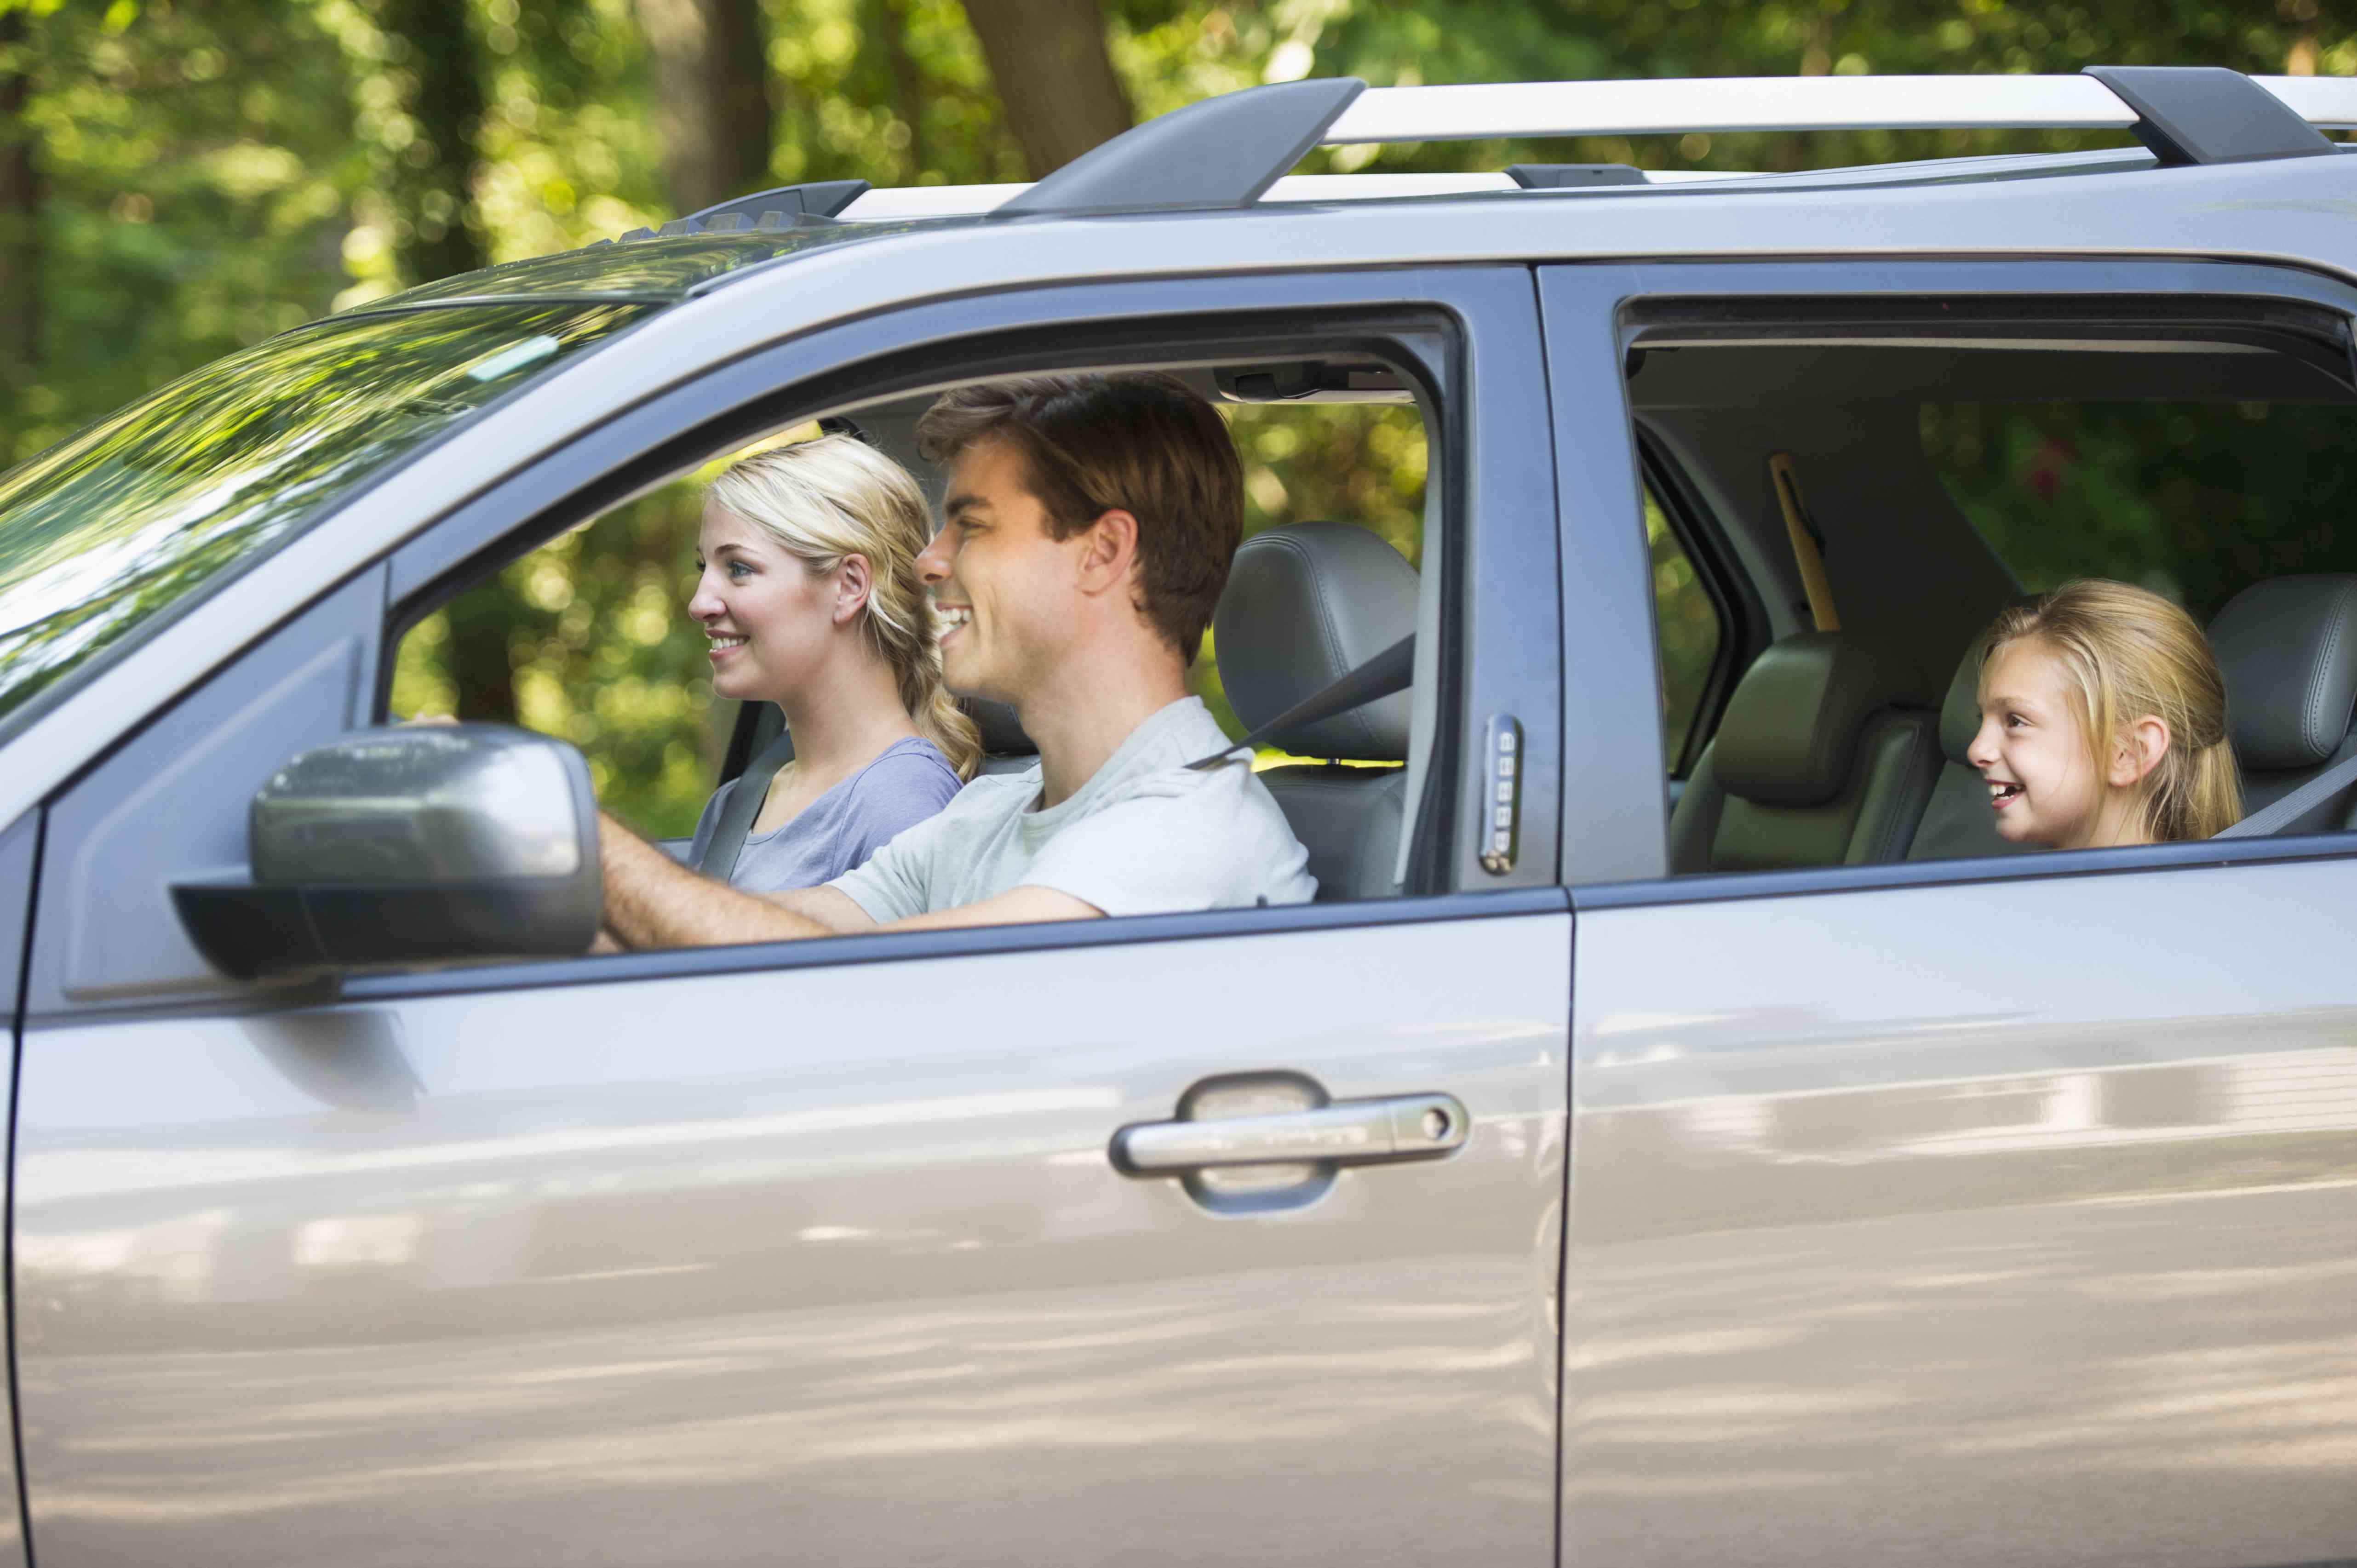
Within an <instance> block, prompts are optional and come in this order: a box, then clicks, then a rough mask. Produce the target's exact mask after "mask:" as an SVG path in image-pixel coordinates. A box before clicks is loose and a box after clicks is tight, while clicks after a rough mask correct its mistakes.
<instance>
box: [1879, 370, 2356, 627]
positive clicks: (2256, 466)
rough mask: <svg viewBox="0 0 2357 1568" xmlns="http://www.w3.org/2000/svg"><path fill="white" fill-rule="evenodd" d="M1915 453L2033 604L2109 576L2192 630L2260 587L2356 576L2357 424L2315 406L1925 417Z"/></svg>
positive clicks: (2011, 410)
mask: <svg viewBox="0 0 2357 1568" xmlns="http://www.w3.org/2000/svg"><path fill="white" fill-rule="evenodd" d="M1922 439H1923V451H1924V455H1925V456H1926V457H1927V458H1928V459H1929V461H1930V463H1931V465H1932V472H1933V473H1934V474H1936V475H1937V476H1938V477H1939V479H1940V482H1941V483H1942V484H1943V486H1945V487H1946V489H1947V491H1948V494H1949V495H1950V496H1951V497H1953V499H1955V501H1956V504H1957V505H1958V506H1959V507H1960V508H1962V509H1963V510H1964V515H1965V516H1966V517H1968V518H1970V519H1971V520H1972V521H1973V525H1974V526H1975V528H1977V529H1978V530H1979V531H1980V533H1981V536H1982V537H1983V538H1984V539H1986V540H1987V541H1988V543H1989V547H1990V548H1991V549H1992V550H1994V551H1995V552H1996V555H1997V558H1998V559H1999V560H2001V561H2003V562H2004V563H2005V564H2007V566H2008V567H2010V568H2011V569H2012V571H2013V573H2014V575H2015V576H2017V577H2018V578H2019V579H2020V580H2021V584H2022V585H2023V586H2024V587H2025V588H2027V589H2029V590H2031V591H2032V592H2037V591H2042V590H2044V589H2047V588H2050V587H2053V586H2055V585H2057V584H2060V583H2062V582H2064V581H2067V580H2068V579H2070V578H2072V577H2080V576H2095V577H2113V578H2117V579H2119V580H2121V581H2123V582H2129V583H2136V584H2140V585H2143V586H2145V587H2147V588H2151V589H2153V590H2154V591H2155V592H2157V593H2161V594H2166V595H2168V596H2169V597H2171V598H2174V599H2177V600H2179V602H2181V603H2182V604H2183V605H2184V606H2185V607H2186V608H2187V609H2189V610H2190V611H2192V612H2193V614H2194V615H2195V616H2196V617H2197V618H2201V619H2203V620H2207V619H2208V618H2210V617H2212V616H2213V615H2215V614H2216V613H2217V612H2218V610H2219V609H2220V608H2221V607H2222V606H2223V605H2224V604H2225V602H2226V601H2227V600H2228V599H2230V598H2232V597H2233V596H2234V594H2235V593H2236V592H2237V591H2238V590H2240V589H2242V588H2244V587H2246V586H2248V585H2250V584H2251V583H2253V582H2255V581H2256V580H2257V579H2259V578H2261V577H2268V576H2275V575H2279V574H2283V573H2289V572H2348V571H2357V516H2352V510H2351V508H2350V506H2349V504H2348V498H2349V497H2350V496H2351V495H2352V494H2357V413H2352V411H2351V410H2349V409H2346V408H2341V407H2338V406H2334V405H2330V404H2319V403H2009V404H1945V405H1928V406H1926V407H1925V408H1924V410H1923V416H1922Z"/></svg>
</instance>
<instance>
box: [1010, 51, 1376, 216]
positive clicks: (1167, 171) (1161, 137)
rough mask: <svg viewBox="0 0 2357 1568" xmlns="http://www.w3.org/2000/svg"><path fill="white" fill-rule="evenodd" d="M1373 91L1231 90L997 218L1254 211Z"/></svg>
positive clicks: (1347, 79)
mask: <svg viewBox="0 0 2357 1568" xmlns="http://www.w3.org/2000/svg"><path fill="white" fill-rule="evenodd" d="M1366 90H1367V84H1366V83H1365V82H1363V81H1360V80H1359V79H1358V78H1357V77H1355V76H1338V77H1324V78H1320V79H1318V80H1314V81H1285V82H1278V83H1276V84H1275V86H1271V87H1248V88H1245V89H1244V90H1243V91H1241V92H1223V93H1222V94H1221V95H1220V96H1219V97H1217V98H1206V99H1204V100H1203V101H1202V102H1200V103H1189V104H1188V105H1187V106H1186V107H1185V108H1183V109H1173V110H1172V111H1170V113H1168V114H1162V115H1157V117H1155V118H1154V119H1151V120H1148V121H1147V122H1146V124H1143V125H1139V126H1136V127H1135V128H1133V129H1131V130H1127V131H1125V132H1123V133H1122V134H1120V135H1118V136H1115V137H1114V139H1113V140H1111V141H1109V142H1105V143H1102V144H1100V145H1097V146H1094V147H1092V148H1091V149H1090V150H1089V151H1087V152H1085V153H1082V155H1081V156H1079V157H1077V158H1074V159H1073V160H1072V161H1071V163H1068V164H1066V165H1065V166H1063V167H1062V168H1060V169H1058V170H1057V171H1056V172H1055V173H1053V174H1051V175H1049V177H1047V178H1045V179H1043V180H1041V181H1040V182H1039V184H1037V185H1035V186H1033V187H1031V188H1029V189H1028V190H1026V191H1024V192H1023V193H1022V194H1021V195H1019V196H1017V197H1015V198H1014V199H1012V200H1009V201H1007V202H1006V203H1004V204H1003V205H1001V206H1000V207H999V208H998V209H997V210H996V216H999V217H1005V218H1018V217H1025V216H1038V215H1041V214H1046V213H1059V214H1071V213H1082V212H1169V211H1178V210H1184V209H1190V208H1205V207H1250V206H1251V205H1252V204H1253V203H1254V202H1255V201H1258V200H1259V199H1261V194H1262V193H1263V192H1264V191H1265V190H1267V189H1268V188H1269V187H1270V186H1272V185H1275V183H1276V178H1277V176H1279V175H1281V174H1283V173H1284V172H1285V171H1286V170H1287V169H1289V168H1291V167H1292V166H1294V165H1296V164H1297V163H1299V162H1300V161H1301V160H1302V158H1303V157H1304V156H1307V155H1308V151H1309V149H1310V148H1312V147H1314V146H1316V145H1318V143H1319V142H1320V141H1321V140H1323V139H1325V134H1326V130H1327V127H1328V126H1329V125H1331V124H1333V123H1334V118H1335V116H1336V115H1338V114H1340V113H1342V112H1343V111H1344V110H1346V109H1348V108H1349V107H1350V106H1351V100H1352V99H1354V98H1357V97H1358V96H1359V95H1360V94H1361V93H1362V92H1364V91H1366Z"/></svg>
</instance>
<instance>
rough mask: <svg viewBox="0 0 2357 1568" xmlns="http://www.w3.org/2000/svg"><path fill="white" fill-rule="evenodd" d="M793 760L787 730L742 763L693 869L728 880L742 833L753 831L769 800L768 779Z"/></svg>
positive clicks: (742, 847) (791, 740)
mask: <svg viewBox="0 0 2357 1568" xmlns="http://www.w3.org/2000/svg"><path fill="white" fill-rule="evenodd" d="M793 759H794V737H793V735H792V732H791V731H789V732H787V733H786V734H784V735H781V736H778V738H777V739H775V740H773V741H771V742H770V744H769V745H768V746H764V747H763V748H762V749H761V752H760V754H759V756H757V757H754V758H753V760H752V761H750V762H748V763H747V764H746V765H745V771H744V772H742V773H739V774H738V775H737V788H735V789H731V790H730V791H729V792H728V803H727V804H726V805H725V806H723V807H721V808H720V820H719V821H718V822H716V823H714V824H713V827H712V842H711V843H707V844H705V846H704V858H703V859H702V860H699V861H697V862H696V863H695V869H696V870H698V871H700V872H702V873H703V874H704V875H706V876H709V877H712V878H714V879H716V880H717V881H721V882H726V881H727V880H728V874H729V873H730V872H733V871H735V870H736V869H737V856H738V855H739V854H743V853H744V850H745V835H746V834H748V833H749V832H752V831H753V819H754V818H756V817H758V816H759V815H760V814H761V807H762V806H763V804H764V803H766V802H767V801H768V800H769V799H770V780H771V779H775V778H776V777H777V776H778V769H779V768H783V767H784V766H785V765H786V764H787V763H789V762H791V761H792V760H793Z"/></svg>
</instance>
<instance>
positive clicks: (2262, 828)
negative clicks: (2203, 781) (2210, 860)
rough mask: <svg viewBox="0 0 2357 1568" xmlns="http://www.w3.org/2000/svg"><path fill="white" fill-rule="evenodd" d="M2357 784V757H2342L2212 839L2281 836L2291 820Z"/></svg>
mask: <svg viewBox="0 0 2357 1568" xmlns="http://www.w3.org/2000/svg"><path fill="white" fill-rule="evenodd" d="M2352 783H2357V755H2352V756H2349V757H2342V758H2341V760H2340V761H2338V762H2336V763H2334V764H2333V765H2332V766H2331V767H2330V768H2326V769H2325V770H2324V771H2323V772H2321V773H2319V774H2318V775H2317V776H2316V777H2315V778H2313V779H2309V781H2308V782H2307V783H2305V784H2303V785H2301V786H2300V787H2299V788H2298V789H2295V790H2293V791H2292V792H2291V793H2290V794H2288V795H2286V796H2285V797H2284V798H2283V799H2282V800H2277V801H2276V803H2275V804H2274V805H2272V806H2266V807H2263V808H2262V809H2260V810H2258V811H2253V812H2252V813H2251V814H2250V815H2249V816H2247V817H2244V819H2243V820H2242V821H2241V822H2236V823H2235V824H2234V825H2233V827H2231V828H2228V829H2226V830H2224V831H2223V832H2216V833H2212V834H2211V835H2210V836H2211V837H2212V838H2221V839H2255V838H2264V837H2266V835H2267V834H2269V833H2276V832H2282V831H2283V830H2284V828H2285V826H2286V825H2287V824H2288V823H2289V822H2292V821H2293V820H2294V819H2295V818H2298V817H2301V816H2305V815H2306V814H2307V813H2308V812H2309V811H2311V810H2313V809H2314V808H2315V807H2317V806H2318V805H2320V804H2321V803H2322V802H2323V801H2324V800H2326V799H2327V798H2329V797H2330V796H2332V795H2335V794H2338V793H2339V792H2340V791H2341V790H2342V789H2347V788H2348V787H2349V786H2350V785H2351V784H2352Z"/></svg>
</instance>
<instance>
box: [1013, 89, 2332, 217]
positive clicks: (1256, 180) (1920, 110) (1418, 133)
mask: <svg viewBox="0 0 2357 1568" xmlns="http://www.w3.org/2000/svg"><path fill="white" fill-rule="evenodd" d="M2318 126H2330V127H2332V128H2334V129H2344V130H2345V129H2352V128H2357V78H2346V77H2250V76H2244V75H2243V74H2242V73H2241V72H2239V71H2232V70H2222V69H2219V68H2215V67H2205V66H2196V67H2181V68H2169V67H2147V66H2090V67H2088V68H2087V70H2085V71H2084V72H2083V73H2082V74H2080V75H2077V76H2005V75H1987V76H1773V77H1706V78H1698V79H1692V80H1683V81H1681V80H1670V79H1649V80H1642V81H1528V82H1505V83H1498V84H1492V85H1478V86H1461V87H1378V88H1369V87H1367V86H1366V85H1365V84H1364V83H1363V82H1361V81H1359V80H1358V79H1357V78H1355V77H1339V78H1329V79H1323V80H1313V81H1292V82H1285V83H1282V84H1280V85H1277V86H1273V87H1254V88H1247V89H1245V90H1244V91H1241V92H1231V93H1226V94H1223V95H1222V96H1220V97H1217V98H1208V99H1205V100H1203V101H1202V102H1200V103H1190V104H1189V105H1187V106H1186V107H1185V108H1183V109H1177V110H1173V111H1172V112H1171V113H1168V114H1165V115H1162V116H1161V117H1159V118H1158V119H1154V120H1149V121H1147V122H1146V124H1143V125H1139V126H1137V127H1136V128H1135V129H1133V130H1130V131H1127V132H1125V133H1124V134H1121V135H1118V136H1115V137H1114V139H1113V140H1111V141H1109V142H1106V143H1104V144H1103V145H1100V146H1098V147H1096V148H1094V149H1092V151H1090V152H1088V153H1086V154H1084V155H1082V156H1081V157H1079V158H1076V159H1074V160H1073V161H1072V162H1071V163H1069V164H1067V165H1065V166H1063V167H1062V168H1060V169H1059V170H1057V171H1056V172H1055V173H1054V174H1051V175H1049V177H1047V178H1045V179H1043V180H1041V181H1040V182H1039V184H1037V185H1034V186H1032V187H1030V188H1028V189H1027V190H1024V191H1022V192H1020V193H1019V194H1017V195H1016V196H1014V197H1013V198H1011V199H1008V200H1007V201H1006V202H1004V203H1002V204H1001V205H1000V206H999V207H998V208H997V209H996V213H998V214H1000V215H1005V216H1008V217H1014V216H1020V215H1026V214H1029V215H1041V214H1047V213H1060V214H1073V213H1085V212H1152V211H1168V210H1173V209H1189V208H1213V207H1249V206H1251V205H1252V204H1253V203H1254V202H1255V201H1257V200H1259V199H1260V198H1261V196H1262V195H1263V194H1264V193H1265V192H1266V191H1267V189H1268V188H1269V187H1270V186H1271V185H1273V184H1275V182H1276V179H1277V177H1279V176H1280V175H1282V174H1284V173H1285V172H1286V170H1287V169H1289V168H1291V167H1292V166H1294V165H1295V164H1296V163H1297V162H1299V161H1300V159H1301V157H1302V156H1303V155H1305V154H1306V153H1308V150H1309V149H1310V148H1311V147H1314V146H1319V145H1327V146H1334V145H1344V144H1348V143H1364V142H1434V141H1475V140H1491V139H1499V138H1507V137H1554V136H1608V135H1609V136H1631V135H1654V134H1672V135H1676V134H1685V133H1688V132H1695V131H1702V132H1727V131H1861V130H1894V131H1903V130H1946V129H1988V130H2020V129H2055V130H2119V131H2127V132H2131V133H2133V134H2135V135H2136V137H2137V138H2138V139H2139V140H2141V141H2143V142H2144V143H2145V144H2146V145H2147V146H2148V147H2150V148H2151V149H2152V150H2153V153H2154V156H2157V157H2158V159H2159V160H2160V161H2161V162H2162V163H2163V164H2195V163H2202V164H2208V163H2239V162H2247V161H2252V160H2255V159H2260V158H2279V157H2294V156H2302V155H2305V154H2309V153H2318V152H2330V151H2333V150H2334V144H2333V143H2331V142H2330V141H2328V140H2326V139H2325V138H2324V137H2323V136H2322V135H2320V134H2318V133H2317V131H2316V130H2315V129H2313V128H2312V127H2318ZM1518 167H1521V168H1523V170H1525V171H1526V172H1524V173H1522V174H1518V175H1517V176H1516V181H1517V183H1519V184H1525V185H1529V184H1543V185H1555V184H1588V183H1604V182H1609V180H1610V178H1611V177H1610V176H1605V177H1603V179H1602V180H1600V181H1599V180H1598V179H1596V178H1595V177H1580V176H1577V175H1570V174H1566V175H1564V176H1560V177H1548V176H1546V175H1543V174H1537V173H1536V171H1537V170H1539V169H1542V168H1544V167H1546V166H1538V165H1530V166H1518ZM1563 167H1565V168H1566V169H1568V168H1569V167H1570V166H1563Z"/></svg>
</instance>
